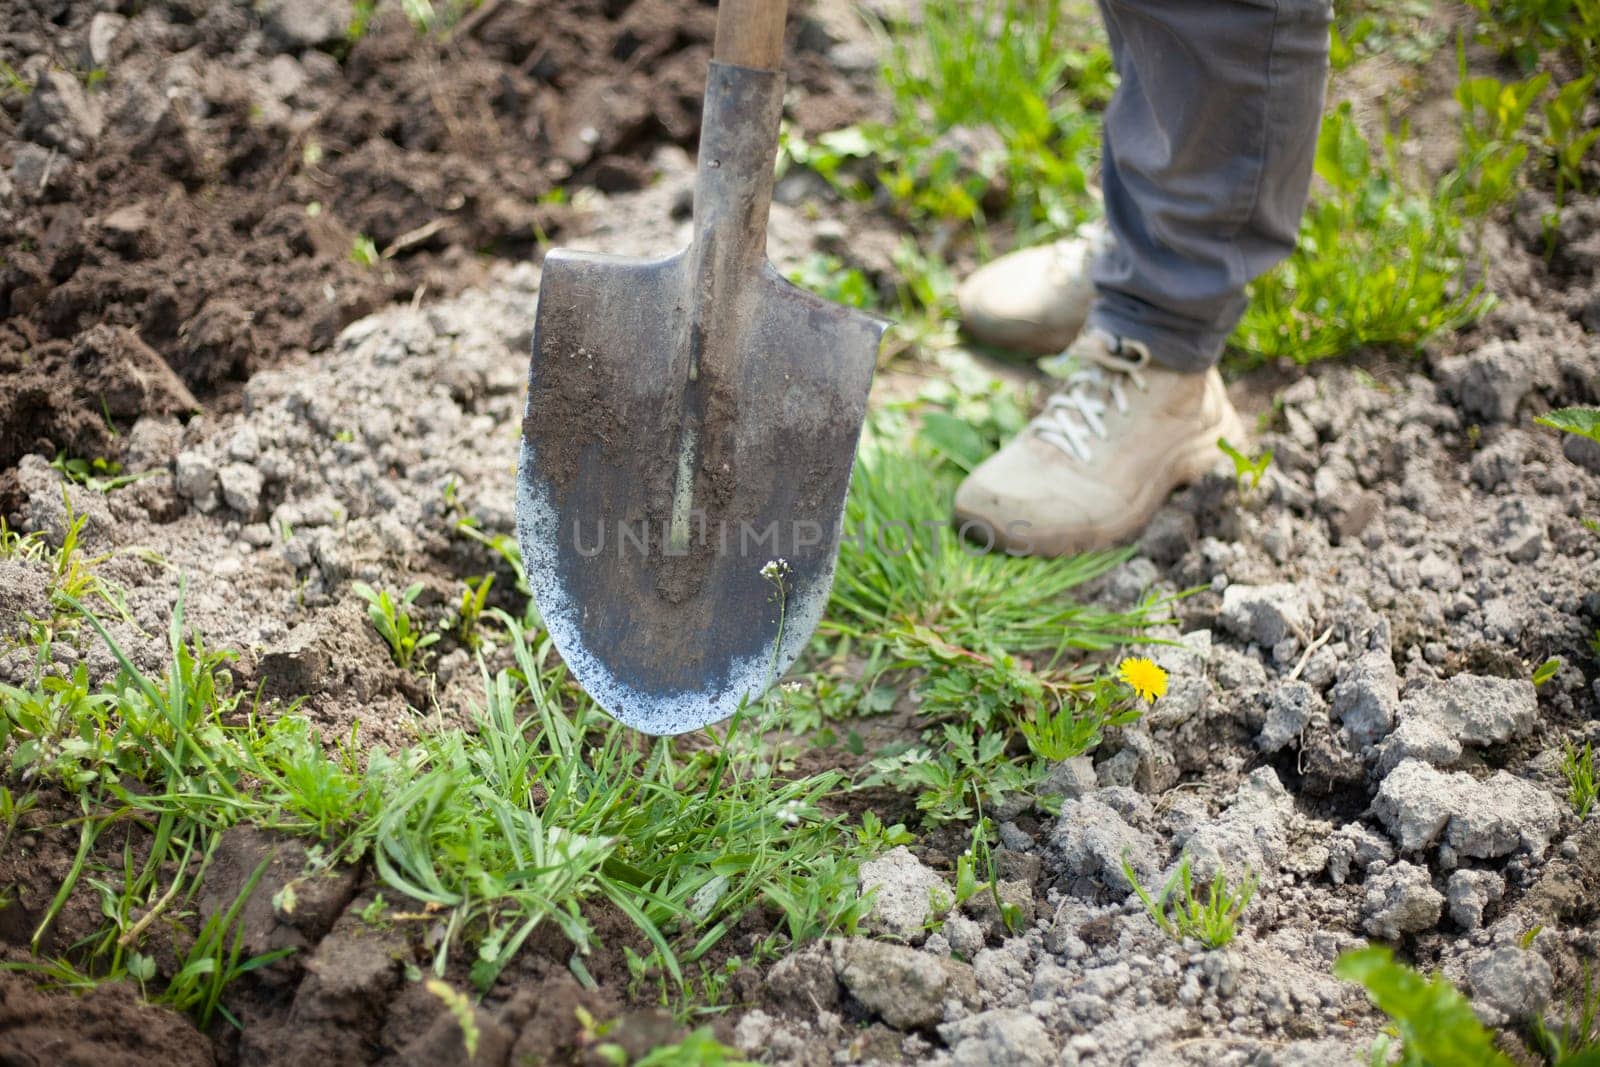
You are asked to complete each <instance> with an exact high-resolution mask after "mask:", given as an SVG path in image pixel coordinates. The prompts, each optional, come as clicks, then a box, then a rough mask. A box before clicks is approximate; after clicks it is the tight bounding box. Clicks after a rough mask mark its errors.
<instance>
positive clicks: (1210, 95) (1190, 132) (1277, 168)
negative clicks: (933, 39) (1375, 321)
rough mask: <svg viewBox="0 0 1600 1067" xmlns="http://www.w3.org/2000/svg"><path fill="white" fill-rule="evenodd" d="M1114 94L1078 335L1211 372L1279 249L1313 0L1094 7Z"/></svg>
mask: <svg viewBox="0 0 1600 1067" xmlns="http://www.w3.org/2000/svg"><path fill="white" fill-rule="evenodd" d="M1100 8H1101V13H1102V15H1103V17H1104V19H1105V24H1106V31H1107V33H1108V34H1109V35H1110V38H1111V44H1112V55H1113V59H1114V61H1115V64H1116V68H1117V72H1118V75H1119V76H1120V79H1121V81H1120V84H1119V85H1118V87H1117V91H1116V94H1115V95H1114V96H1113V98H1112V100H1111V103H1110V105H1109V106H1108V107H1107V108H1106V116H1105V159H1104V162H1103V164H1102V175H1101V185H1102V188H1103V189H1104V192H1105V208H1106V219H1107V221H1108V223H1109V224H1110V227H1111V232H1112V234H1113V236H1114V240H1113V241H1112V242H1111V244H1110V245H1109V246H1108V247H1107V249H1106V250H1105V251H1104V252H1102V254H1101V255H1100V256H1099V257H1098V258H1097V259H1096V260H1095V262H1094V265H1093V268H1092V277H1093V280H1094V286H1095V290H1096V298H1095V300H1094V303H1093V305H1092V306H1091V308H1090V310H1089V318H1088V323H1087V325H1088V326H1089V327H1098V328H1100V329H1102V330H1105V331H1106V332H1107V333H1110V334H1113V335H1115V336H1118V337H1122V338H1127V339H1130V340H1136V341H1140V342H1143V343H1144V344H1145V345H1147V346H1148V347H1149V349H1150V352H1151V355H1152V357H1153V358H1154V360H1155V361H1156V362H1157V363H1160V364H1162V365H1164V366H1166V367H1170V368H1172V369H1174V370H1191V371H1192V370H1203V369H1205V368H1206V367H1209V366H1211V365H1212V364H1213V363H1215V362H1216V360H1217V357H1218V356H1219V355H1220V353H1221V351H1222V345H1223V342H1224V341H1225V340H1226V339H1227V337H1228V334H1229V333H1231V332H1232V330H1233V327H1234V325H1235V324H1236V323H1237V322H1238V321H1239V316H1240V315H1241V314H1243V312H1244V307H1245V296H1244V288H1245V285H1246V284H1247V283H1248V282H1249V281H1250V280H1251V279H1253V278H1255V277H1256V276H1258V275H1260V274H1261V273H1263V272H1264V271H1266V270H1267V269H1268V268H1269V267H1271V266H1272V265H1273V264H1275V263H1277V262H1278V261H1279V260H1281V259H1282V258H1283V257H1285V256H1287V255H1288V254H1289V252H1290V251H1291V250H1292V249H1293V248H1294V241H1295V233H1296V231H1297V229H1298V228H1299V223H1300V214H1301V211H1302V210H1303V209H1304V207H1305V200H1306V191H1307V188H1308V187H1309V184H1310V181H1311V169H1312V163H1313V161H1314V159H1315V156H1316V147H1317V125H1318V120H1319V118H1320V116H1321V114H1322V97H1323V86H1324V83H1325V81H1326V78H1327V66H1328V21H1329V18H1330V15H1331V12H1330V10H1329V7H1328V4H1327V2H1326V0H1278V2H1273V0H1203V2H1202V0H1167V2H1161V0H1100Z"/></svg>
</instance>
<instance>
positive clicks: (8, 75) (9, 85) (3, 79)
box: [0, 61, 33, 96]
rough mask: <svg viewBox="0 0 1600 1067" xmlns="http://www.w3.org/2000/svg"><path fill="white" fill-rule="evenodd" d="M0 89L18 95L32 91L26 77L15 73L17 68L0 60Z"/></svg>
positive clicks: (25, 94)
mask: <svg viewBox="0 0 1600 1067" xmlns="http://www.w3.org/2000/svg"><path fill="white" fill-rule="evenodd" d="M0 89H4V90H5V91H6V92H9V93H16V94H17V95H18V96H27V95H28V94H29V93H31V92H33V86H32V84H30V83H29V82H28V79H26V78H24V77H23V76H22V75H20V74H18V73H17V68H15V67H13V66H12V65H11V64H10V63H6V62H4V61H0Z"/></svg>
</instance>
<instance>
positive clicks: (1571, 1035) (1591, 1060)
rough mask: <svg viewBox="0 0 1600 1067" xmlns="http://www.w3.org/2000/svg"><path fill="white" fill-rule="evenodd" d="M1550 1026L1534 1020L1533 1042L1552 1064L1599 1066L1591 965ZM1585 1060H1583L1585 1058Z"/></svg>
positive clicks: (1598, 992)
mask: <svg viewBox="0 0 1600 1067" xmlns="http://www.w3.org/2000/svg"><path fill="white" fill-rule="evenodd" d="M1558 1010H1559V1012H1560V1014H1559V1015H1558V1016H1557V1017H1556V1019H1555V1021H1554V1022H1553V1023H1552V1022H1550V1021H1547V1020H1546V1019H1543V1018H1540V1019H1535V1020H1534V1023H1533V1042H1534V1045H1535V1047H1537V1048H1538V1049H1539V1051H1540V1052H1542V1053H1544V1055H1545V1057H1546V1058H1547V1059H1549V1061H1550V1062H1551V1063H1560V1064H1572V1063H1578V1062H1587V1063H1588V1064H1589V1067H1593V1065H1594V1064H1595V1063H1600V983H1596V982H1595V978H1594V968H1593V965H1592V964H1590V963H1588V962H1587V961H1585V963H1584V965H1583V986H1582V988H1581V989H1579V988H1574V989H1573V990H1572V992H1571V994H1570V995H1569V996H1568V997H1567V998H1566V1002H1565V1003H1560V1004H1558ZM1584 1058H1586V1059H1584Z"/></svg>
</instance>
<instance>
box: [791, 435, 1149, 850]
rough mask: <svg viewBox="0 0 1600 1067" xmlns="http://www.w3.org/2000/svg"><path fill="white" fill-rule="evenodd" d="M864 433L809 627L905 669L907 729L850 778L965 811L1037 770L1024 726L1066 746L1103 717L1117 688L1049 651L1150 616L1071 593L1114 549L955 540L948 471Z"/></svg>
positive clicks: (1088, 737)
mask: <svg viewBox="0 0 1600 1067" xmlns="http://www.w3.org/2000/svg"><path fill="white" fill-rule="evenodd" d="M880 432H882V431H880V430H878V429H876V428H873V429H871V430H869V433H868V441H867V444H866V446H865V448H864V451H863V455H862V458H861V460H860V461H858V463H857V467H856V473H855V477H854V479H853V482H852V486H851V494H850V497H849V499H848V500H847V502H846V506H845V530H846V536H845V538H844V540H843V544H842V547H841V552H840V557H839V566H838V571H837V573H836V575H835V579H834V587H833V595H832V602H831V605H830V610H829V613H828V615H827V617H826V618H825V619H824V620H823V623H822V625H821V628H820V632H821V633H822V634H823V635H824V636H831V637H833V638H835V639H837V640H838V641H839V642H840V644H839V648H840V649H841V652H842V651H844V650H856V651H858V652H859V653H862V654H865V655H867V656H868V657H869V658H870V656H871V655H873V654H874V652H875V650H882V649H885V648H887V649H888V668H887V669H892V670H895V671H898V672H906V673H907V674H908V675H909V676H910V677H911V678H912V679H914V681H913V682H912V687H913V689H914V692H915V697H916V699H917V700H918V702H919V716H920V718H921V720H922V723H923V732H922V736H921V738H920V739H919V740H918V741H917V742H916V743H913V744H910V745H906V746H904V747H899V748H890V749H887V750H885V751H883V752H881V753H879V754H878V755H877V756H876V758H874V759H873V760H872V761H871V764H870V770H869V776H868V777H867V778H866V779H865V782H864V783H863V784H887V785H891V786H894V787H896V788H901V789H907V790H910V791H913V792H915V793H916V794H917V805H918V808H919V809H920V810H921V811H922V812H923V817H924V819H926V820H927V821H929V822H934V823H938V822H947V821H951V820H960V819H968V818H971V817H973V814H974V812H975V808H974V806H973V803H974V800H976V801H977V802H978V803H980V804H982V805H985V806H992V805H994V804H997V803H999V802H1000V800H1001V799H1002V798H1003V797H1004V796H1006V795H1007V794H1010V793H1015V792H1021V791H1032V790H1033V789H1035V788H1036V787H1037V786H1038V785H1039V783H1040V782H1041V781H1042V780H1043V778H1044V776H1045V773H1046V765H1045V764H1044V763H1043V762H1042V760H1041V759H1040V758H1039V755H1038V754H1037V753H1036V752H1035V753H1030V752H1029V751H1027V750H1026V746H1024V745H1023V744H1022V742H1024V740H1025V739H1026V738H1027V736H1028V734H1029V733H1031V734H1032V735H1033V738H1034V743H1035V744H1037V745H1039V746H1040V747H1041V748H1043V749H1045V750H1048V751H1053V752H1061V751H1066V752H1068V753H1069V754H1072V755H1076V754H1077V753H1078V752H1081V751H1086V750H1087V749H1086V748H1080V747H1078V746H1080V745H1083V746H1090V745H1093V744H1095V743H1097V742H1098V739H1099V736H1100V731H1101V729H1102V728H1103V727H1105V726H1106V725H1108V724H1110V723H1112V722H1115V721H1118V720H1119V718H1120V717H1121V716H1122V715H1123V714H1124V713H1125V712H1126V710H1127V708H1126V705H1127V694H1126V691H1125V690H1122V689H1121V688H1120V686H1117V685H1116V683H1113V682H1110V681H1109V680H1108V679H1104V678H1097V677H1096V676H1095V674H1094V672H1093V671H1092V670H1089V669H1087V668H1067V667H1065V666H1063V664H1062V660H1063V658H1064V656H1065V654H1066V653H1067V652H1068V651H1069V650H1072V649H1083V650H1091V651H1100V650H1107V649H1110V648H1113V647H1115V646H1116V645H1118V644H1122V643H1124V642H1125V641H1126V640H1128V639H1130V638H1133V637H1135V636H1136V635H1137V634H1138V633H1139V632H1141V631H1142V629H1143V628H1144V627H1145V626H1146V625H1148V624H1149V623H1150V622H1152V621H1154V619H1155V618H1156V617H1157V616H1158V615H1159V614H1160V612H1159V610H1158V605H1156V604H1153V603H1152V604H1145V605H1142V606H1140V607H1138V608H1136V609H1134V610H1132V611H1129V612H1125V613H1107V612H1104V611H1101V610H1097V609H1091V608H1087V607H1084V606H1081V605H1078V604H1076V603H1074V602H1073V601H1072V600H1071V592H1072V590H1073V589H1074V588H1075V587H1077V586H1078V585H1079V584H1081V583H1082V582H1085V581H1088V580H1091V579H1092V578H1094V577H1096V576H1098V575H1100V574H1103V573H1105V571H1106V570H1107V569H1109V568H1110V567H1112V566H1115V565H1116V563H1118V562H1120V560H1121V559H1122V558H1123V554H1122V553H1120V552H1112V553H1097V554H1090V555H1084V556H1077V557H1071V558H1067V559H1059V560H1043V559H1031V558H1029V559H1022V558H1015V557H1009V556H1007V555H1005V554H1002V553H994V552H983V551H981V550H979V549H978V548H976V547H975V546H972V545H968V544H965V543H964V542H962V541H961V540H959V539H958V537H957V536H956V534H955V532H953V531H952V530H950V528H949V520H948V518H947V516H948V515H949V510H948V509H949V498H950V493H951V492H952V491H953V489H954V484H955V478H954V470H953V469H952V468H951V467H950V466H945V465H940V464H936V463H930V462H929V461H928V459H927V458H926V455H925V454H924V453H921V452H918V451H915V450H913V451H911V452H902V451H895V450H889V449H886V448H882V447H880V446H879V445H878V444H877V443H876V441H877V438H878V435H879V433H880ZM852 541H853V543H852ZM1107 686H1110V687H1111V688H1110V689H1107V688H1106V687H1107ZM1013 740H1015V741H1017V742H1018V743H1019V744H1018V745H1017V746H1014V745H1013V744H1012V742H1013ZM1019 748H1021V749H1022V750H1021V751H1019Z"/></svg>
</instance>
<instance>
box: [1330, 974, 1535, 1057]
mask: <svg viewBox="0 0 1600 1067" xmlns="http://www.w3.org/2000/svg"><path fill="white" fill-rule="evenodd" d="M1333 973H1334V974H1335V975H1337V976H1338V977H1340V978H1343V979H1344V980H1345V981H1348V982H1356V983H1359V984H1360V985H1361V986H1362V988H1364V989H1365V990H1366V991H1367V995H1368V996H1370V997H1371V998H1372V1002H1373V1003H1374V1004H1376V1005H1377V1006H1378V1009H1379V1010H1380V1011H1382V1012H1383V1013H1384V1014H1385V1015H1387V1016H1389V1018H1390V1019H1391V1020H1393V1022H1394V1025H1395V1029H1396V1030H1397V1031H1399V1034H1400V1039H1401V1042H1402V1054H1401V1059H1400V1061H1399V1062H1400V1063H1401V1064H1402V1065H1404V1067H1511V1060H1510V1059H1509V1058H1508V1057H1507V1056H1506V1055H1505V1054H1504V1053H1502V1052H1501V1051H1500V1050H1499V1049H1497V1048H1496V1047H1495V1044H1494V1038H1493V1037H1492V1036H1491V1035H1490V1033H1489V1031H1488V1030H1487V1029H1486V1028H1485V1027H1484V1025H1483V1024H1482V1023H1480V1022H1479V1021H1478V1017H1477V1016H1476V1015H1475V1014H1473V1011H1472V1006H1471V1005H1470V1004H1468V1003H1467V999H1466V998H1465V997H1463V996H1462V995H1461V994H1460V993H1459V992H1457V991H1456V989H1455V987H1454V986H1452V985H1451V984H1450V983H1449V982H1447V981H1445V980H1444V979H1443V978H1432V979H1429V978H1424V977H1423V976H1422V975H1420V974H1418V973H1417V972H1416V971H1414V970H1412V969H1411V968H1410V967H1407V966H1406V965H1405V964H1402V963H1396V962H1395V961H1394V953H1393V952H1392V951H1391V950H1390V949H1389V948H1387V947H1384V946H1380V945H1373V946H1369V947H1368V948H1364V949H1357V950H1355V951H1353V952H1346V953H1345V954H1344V955H1342V956H1340V957H1339V959H1338V960H1337V961H1336V962H1335V963H1334V965H1333ZM1383 1062H1388V1059H1387V1057H1385V1059H1384V1061H1383Z"/></svg>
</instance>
